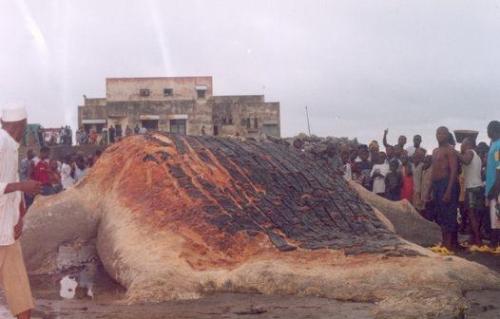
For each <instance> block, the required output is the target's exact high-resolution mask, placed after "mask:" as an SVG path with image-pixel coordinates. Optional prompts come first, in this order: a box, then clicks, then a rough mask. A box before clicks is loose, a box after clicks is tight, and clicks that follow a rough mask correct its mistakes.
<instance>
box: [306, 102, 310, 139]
mask: <svg viewBox="0 0 500 319" xmlns="http://www.w3.org/2000/svg"><path fill="white" fill-rule="evenodd" d="M306 118H307V131H308V132H309V136H311V124H309V111H308V110H307V105H306Z"/></svg>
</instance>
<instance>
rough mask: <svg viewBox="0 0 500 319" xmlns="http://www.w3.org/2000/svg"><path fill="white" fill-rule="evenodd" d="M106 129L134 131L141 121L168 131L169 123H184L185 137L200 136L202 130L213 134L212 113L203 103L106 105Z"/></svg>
mask: <svg viewBox="0 0 500 319" xmlns="http://www.w3.org/2000/svg"><path fill="white" fill-rule="evenodd" d="M106 109H107V113H108V126H109V125H115V126H116V124H120V125H121V126H122V127H123V128H126V127H127V125H128V126H130V127H131V128H134V127H135V125H139V126H142V125H141V123H142V120H143V119H153V120H156V119H158V129H159V130H161V131H167V132H168V131H170V120H175V119H186V122H187V134H189V135H200V134H201V131H202V127H203V126H205V130H207V131H208V130H212V110H211V109H210V108H209V105H208V103H207V102H206V101H198V100H176V101H143V102H139V101H130V102H109V103H108V104H107V106H106Z"/></svg>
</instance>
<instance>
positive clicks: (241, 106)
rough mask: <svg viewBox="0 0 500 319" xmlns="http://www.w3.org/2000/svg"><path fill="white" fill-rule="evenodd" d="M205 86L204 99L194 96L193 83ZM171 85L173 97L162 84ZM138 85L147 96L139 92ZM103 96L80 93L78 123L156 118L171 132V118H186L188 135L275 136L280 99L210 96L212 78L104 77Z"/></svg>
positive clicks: (129, 123) (133, 122) (161, 127)
mask: <svg viewBox="0 0 500 319" xmlns="http://www.w3.org/2000/svg"><path fill="white" fill-rule="evenodd" d="M200 85H205V86H206V88H207V91H206V98H202V99H200V98H197V96H196V86H200ZM164 88H172V89H173V90H174V94H173V96H172V97H164V96H163V89H164ZM141 89H150V96H148V97H141V96H140V90H141ZM106 90H107V93H106V96H107V97H106V98H103V99H89V98H85V101H84V102H85V104H84V105H83V106H80V107H79V108H78V119H79V125H80V127H81V126H82V125H84V124H85V123H87V125H86V126H85V128H91V129H94V128H98V127H99V129H100V128H102V126H103V124H95V125H93V124H88V123H94V122H99V121H103V120H105V124H104V126H105V127H110V126H111V125H113V126H116V125H120V126H121V127H122V130H123V131H125V129H126V127H127V126H129V127H130V128H134V127H135V126H136V125H139V127H141V126H143V124H146V123H144V122H143V121H145V120H149V124H151V122H154V124H156V123H157V126H158V129H159V130H162V131H167V132H169V131H171V124H173V122H172V121H175V122H177V123H178V121H179V120H181V121H182V120H186V123H187V125H186V133H187V134H189V135H201V134H206V135H220V136H236V135H238V136H243V137H260V136H261V135H262V134H263V133H265V134H266V135H272V136H280V135H281V134H280V131H281V125H280V104H279V103H278V102H266V101H265V99H264V96H263V95H228V96H212V78H211V77H178V78H124V79H121V78H112V79H107V80H106Z"/></svg>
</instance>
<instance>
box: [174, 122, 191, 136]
mask: <svg viewBox="0 0 500 319" xmlns="http://www.w3.org/2000/svg"><path fill="white" fill-rule="evenodd" d="M186 122H187V121H186V120H170V133H175V134H184V135H186V131H187V129H186Z"/></svg>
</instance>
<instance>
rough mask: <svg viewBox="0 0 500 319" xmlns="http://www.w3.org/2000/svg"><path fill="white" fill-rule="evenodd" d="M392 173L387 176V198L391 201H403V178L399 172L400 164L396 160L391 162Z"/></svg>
mask: <svg viewBox="0 0 500 319" xmlns="http://www.w3.org/2000/svg"><path fill="white" fill-rule="evenodd" d="M389 168H390V171H389V173H387V175H386V176H385V197H386V198H387V199H389V200H393V201H398V200H401V186H402V185H403V178H402V176H401V172H400V171H399V162H398V160H396V159H394V160H392V161H390V162H389Z"/></svg>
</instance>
